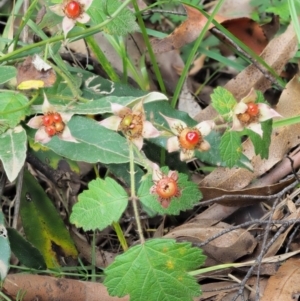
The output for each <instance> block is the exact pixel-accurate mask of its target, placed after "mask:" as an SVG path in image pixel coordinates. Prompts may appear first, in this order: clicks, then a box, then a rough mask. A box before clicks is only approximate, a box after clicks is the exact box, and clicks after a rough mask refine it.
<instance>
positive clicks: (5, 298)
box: [0, 291, 12, 301]
mask: <svg viewBox="0 0 300 301" xmlns="http://www.w3.org/2000/svg"><path fill="white" fill-rule="evenodd" d="M0 297H1V298H3V300H6V301H12V300H11V299H10V298H8V297H7V296H6V295H4V293H2V292H1V291H0ZM0 300H2V299H0Z"/></svg>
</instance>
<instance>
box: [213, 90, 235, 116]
mask: <svg viewBox="0 0 300 301" xmlns="http://www.w3.org/2000/svg"><path fill="white" fill-rule="evenodd" d="M211 100H212V106H213V108H214V109H215V110H216V111H217V112H218V113H219V114H220V115H226V114H228V113H230V112H231V111H232V110H233V108H234V106H235V105H236V103H237V102H236V100H235V98H234V96H233V95H232V94H231V93H230V92H229V91H228V90H226V89H225V88H222V87H217V88H216V89H214V92H213V94H211Z"/></svg>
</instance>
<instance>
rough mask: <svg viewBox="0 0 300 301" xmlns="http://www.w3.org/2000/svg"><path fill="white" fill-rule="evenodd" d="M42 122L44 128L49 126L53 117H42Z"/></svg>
mask: <svg viewBox="0 0 300 301" xmlns="http://www.w3.org/2000/svg"><path fill="white" fill-rule="evenodd" d="M42 120H43V125H44V126H49V125H51V124H52V123H53V117H52V115H50V114H48V115H44V116H43V119H42Z"/></svg>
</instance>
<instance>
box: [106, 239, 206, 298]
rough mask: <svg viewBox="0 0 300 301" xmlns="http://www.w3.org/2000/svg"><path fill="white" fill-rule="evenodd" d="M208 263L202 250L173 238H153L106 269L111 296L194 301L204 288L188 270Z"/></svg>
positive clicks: (129, 251) (135, 247)
mask: <svg viewBox="0 0 300 301" xmlns="http://www.w3.org/2000/svg"><path fill="white" fill-rule="evenodd" d="M204 261H205V256H204V255H203V254H202V250H200V249H197V248H193V247H191V244H190V243H176V242H175V241H174V240H173V239H153V240H149V241H147V242H146V243H145V244H142V245H137V246H134V247H132V248H130V249H129V250H128V251H127V252H125V253H124V254H122V255H120V256H117V257H116V259H115V261H114V262H113V263H112V264H111V265H110V266H109V267H108V268H107V269H106V270H105V274H106V278H105V280H104V284H105V285H106V286H107V288H108V292H109V294H110V295H112V296H119V297H123V296H125V295H128V294H129V295H130V301H141V300H147V301H158V300H159V301H192V300H193V297H196V296H199V295H200V294H201V288H200V286H199V285H198V284H197V281H196V279H195V278H193V277H192V276H190V275H188V273H187V272H188V271H190V270H193V269H196V268H197V266H199V265H202V264H203V263H204Z"/></svg>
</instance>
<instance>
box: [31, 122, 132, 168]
mask: <svg viewBox="0 0 300 301" xmlns="http://www.w3.org/2000/svg"><path fill="white" fill-rule="evenodd" d="M68 127H69V128H70V130H71V133H72V135H73V137H75V138H76V139H77V141H79V142H80V143H73V142H67V141H63V140H60V139H59V138H58V137H56V136H55V137H53V138H52V139H51V141H50V142H49V143H47V144H46V145H45V146H47V147H48V148H50V149H52V150H53V151H54V152H56V153H57V154H59V155H61V156H63V157H66V158H69V159H71V160H74V161H84V162H88V163H97V162H102V163H105V164H110V163H115V164H119V163H126V162H129V150H128V143H127V140H126V139H125V138H124V137H123V136H121V135H120V134H119V133H117V132H114V131H112V130H109V129H107V128H105V127H103V126H101V125H99V124H98V123H97V122H96V121H94V120H92V119H90V118H86V117H80V116H75V117H73V118H72V119H71V120H70V122H68ZM28 133H29V135H30V136H31V137H32V138H33V137H34V133H35V131H32V130H30V129H29V130H28Z"/></svg>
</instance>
